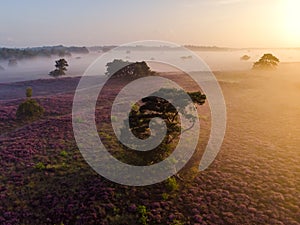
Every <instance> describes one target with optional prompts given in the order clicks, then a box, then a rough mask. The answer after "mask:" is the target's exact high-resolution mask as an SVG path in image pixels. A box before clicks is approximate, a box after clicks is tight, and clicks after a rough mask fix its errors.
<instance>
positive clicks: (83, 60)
mask: <svg viewBox="0 0 300 225" xmlns="http://www.w3.org/2000/svg"><path fill="white" fill-rule="evenodd" d="M195 53H196V54H197V55H198V56H199V57H200V58H201V59H202V60H203V61H204V62H205V63H206V64H207V65H208V66H209V68H210V69H211V70H213V71H231V70H233V71H234V70H248V69H251V67H252V64H253V62H255V61H257V60H258V59H259V58H260V57H261V56H262V55H263V54H264V53H272V54H274V55H275V56H276V57H278V58H279V59H280V61H281V62H300V49H253V50H236V51H197V52H195ZM180 54H181V53H178V52H176V51H172V55H171V57H172V58H173V61H174V62H176V64H177V65H178V64H183V63H187V62H189V61H190V60H191V59H192V58H193V57H192V56H191V55H180ZM101 55H102V54H101V53H96V52H91V53H89V54H81V55H79V54H72V56H69V57H68V56H67V57H64V58H65V59H66V60H67V61H68V64H69V67H68V71H67V75H68V76H81V75H82V74H83V73H84V72H85V71H86V69H87V68H88V66H89V65H90V64H91V63H93V62H94V61H95V60H96V59H97V58H98V57H100V56H101ZM117 55H118V54H117ZM119 55H120V58H122V57H123V58H126V59H127V60H128V61H138V60H139V57H140V58H143V57H141V56H143V52H141V51H139V52H125V51H124V52H121V51H120V52H119ZM158 55H159V57H163V56H164V55H165V56H166V57H170V55H169V54H166V52H164V51H153V56H151V57H149V58H148V60H150V61H155V60H157V59H156V58H158V57H155V56H158ZM244 55H247V56H249V57H250V59H249V60H241V57H242V56H244ZM116 58H118V57H116ZM57 59H59V57H51V58H36V59H30V60H18V62H17V66H14V67H10V66H8V61H7V60H6V61H0V83H8V82H15V81H24V80H34V79H43V78H50V77H49V75H48V73H49V72H50V71H52V70H54V64H55V60H57ZM148 64H149V65H150V67H151V68H152V69H153V70H156V71H163V72H166V70H168V71H169V70H170V67H169V66H168V67H165V66H162V65H159V64H157V63H151V62H149V63H148ZM198 68H199V67H198V66H197V65H191V68H190V69H191V71H193V70H196V69H198ZM174 70H176V69H174ZM203 70H206V69H205V68H204V69H203ZM104 73H105V68H102V69H99V71H97V74H99V75H103V74H104Z"/></svg>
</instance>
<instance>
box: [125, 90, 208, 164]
mask: <svg viewBox="0 0 300 225" xmlns="http://www.w3.org/2000/svg"><path fill="white" fill-rule="evenodd" d="M158 92H160V93H164V96H168V99H182V94H183V90H177V89H168V88H162V89H160V90H159V91H158ZM158 92H155V93H153V94H152V95H151V96H148V97H145V98H143V99H142V100H141V101H140V102H138V103H136V104H135V105H134V106H133V107H132V110H131V112H130V114H129V119H128V120H129V121H128V122H129V123H128V122H126V121H124V127H123V129H122V131H121V135H123V138H124V139H126V140H128V138H127V136H128V135H127V134H128V132H131V133H133V134H134V135H135V136H136V137H138V138H140V139H146V138H148V137H149V136H150V134H151V131H150V129H149V123H150V120H151V119H152V118H155V117H159V118H161V119H163V120H164V122H165V123H166V126H167V133H166V136H165V138H164V140H163V142H162V143H161V144H160V145H159V146H158V147H157V148H156V149H155V150H150V151H147V152H142V153H141V152H138V151H132V154H129V155H130V157H131V158H132V159H133V160H134V161H135V163H136V162H137V161H139V162H141V164H151V163H153V162H159V161H160V160H162V159H164V158H165V157H166V156H167V155H168V154H170V150H171V146H170V144H171V143H172V142H173V141H174V140H176V139H177V138H178V136H179V135H180V133H181V132H186V131H188V130H190V129H191V128H192V127H193V126H194V123H195V119H196V118H194V117H193V115H192V114H190V113H189V111H188V110H189V107H188V104H189V102H188V101H186V99H182V102H181V106H182V107H181V108H180V109H176V108H175V107H174V106H173V105H172V104H171V103H170V102H169V101H167V100H165V99H163V98H160V97H156V96H155V95H157V93H158ZM188 95H189V96H190V98H191V99H192V101H193V103H194V104H198V105H202V104H204V103H205V100H206V96H205V95H204V94H202V93H201V92H199V91H198V92H191V93H188ZM179 113H181V114H184V115H185V117H186V118H188V119H189V120H190V122H191V126H190V127H189V128H187V129H185V130H182V127H181V124H180V121H179V115H178V114H179ZM128 124H129V126H130V127H128ZM127 150H128V149H127ZM133 154H134V155H136V156H137V157H132V156H133Z"/></svg>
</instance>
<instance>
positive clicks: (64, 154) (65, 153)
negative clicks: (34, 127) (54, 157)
mask: <svg viewBox="0 0 300 225" xmlns="http://www.w3.org/2000/svg"><path fill="white" fill-rule="evenodd" d="M60 155H61V156H62V157H67V156H68V153H67V152H66V151H65V150H63V151H61V152H60Z"/></svg>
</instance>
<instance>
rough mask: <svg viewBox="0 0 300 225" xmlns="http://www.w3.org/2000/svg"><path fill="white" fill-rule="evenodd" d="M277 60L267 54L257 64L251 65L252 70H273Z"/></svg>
mask: <svg viewBox="0 0 300 225" xmlns="http://www.w3.org/2000/svg"><path fill="white" fill-rule="evenodd" d="M278 63H279V59H278V58H276V57H275V56H274V55H272V54H270V53H268V54H264V55H263V56H262V57H261V58H260V59H259V60H258V61H257V62H255V63H254V64H253V69H275V68H276V67H277V65H278Z"/></svg>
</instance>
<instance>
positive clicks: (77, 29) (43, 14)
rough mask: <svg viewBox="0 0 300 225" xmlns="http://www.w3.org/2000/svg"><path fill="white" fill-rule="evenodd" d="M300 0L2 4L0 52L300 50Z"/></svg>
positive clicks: (5, 0)
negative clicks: (117, 47) (161, 44)
mask: <svg viewBox="0 0 300 225" xmlns="http://www.w3.org/2000/svg"><path fill="white" fill-rule="evenodd" d="M299 7H300V0H263V1H261V0H151V1H146V0H127V1H125V0H63V1H62V0H51V1H50V0H49V1H41V0H26V1H17V0H1V2H0V9H1V14H0V20H1V23H0V46H7V47H27V46H41V45H57V44H63V45H86V46H91V45H103V44H105V45H107V44H122V43H127V42H131V41H138V40H145V39H147V40H148V39H156V40H166V41H171V42H176V43H178V44H194V45H217V46H225V47H300V22H299V21H300V16H299V15H300V13H298V10H300V9H299Z"/></svg>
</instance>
